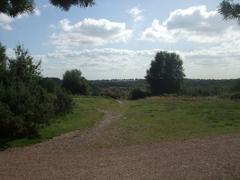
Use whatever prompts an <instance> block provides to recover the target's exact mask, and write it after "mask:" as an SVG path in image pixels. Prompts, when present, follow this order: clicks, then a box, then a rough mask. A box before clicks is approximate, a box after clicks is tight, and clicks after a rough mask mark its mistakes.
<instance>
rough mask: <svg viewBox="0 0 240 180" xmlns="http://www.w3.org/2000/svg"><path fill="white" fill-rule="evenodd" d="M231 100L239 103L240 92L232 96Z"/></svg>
mask: <svg viewBox="0 0 240 180" xmlns="http://www.w3.org/2000/svg"><path fill="white" fill-rule="evenodd" d="M230 99H231V100H238V101H239V100H240V92H239V93H235V94H233V95H231V97H230Z"/></svg>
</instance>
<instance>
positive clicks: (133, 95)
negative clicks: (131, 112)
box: [129, 88, 149, 100]
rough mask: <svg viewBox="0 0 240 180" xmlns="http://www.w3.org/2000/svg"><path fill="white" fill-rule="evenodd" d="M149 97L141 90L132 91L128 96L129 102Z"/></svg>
mask: <svg viewBox="0 0 240 180" xmlns="http://www.w3.org/2000/svg"><path fill="white" fill-rule="evenodd" d="M147 96H149V93H148V92H146V91H142V90H141V89H138V88H137V89H133V90H132V91H131V92H130V94H129V99H131V100H137V99H142V98H145V97H147Z"/></svg>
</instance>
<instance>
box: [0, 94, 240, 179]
mask: <svg viewBox="0 0 240 180" xmlns="http://www.w3.org/2000/svg"><path fill="white" fill-rule="evenodd" d="M75 101H76V106H75V107H76V108H75V109H74V111H73V113H72V114H70V115H67V116H66V117H63V118H62V119H60V120H58V121H56V122H54V123H53V124H52V125H50V126H49V127H46V128H43V129H42V130H41V131H40V137H38V138H37V139H34V140H33V139H30V140H28V139H24V140H14V141H11V142H9V143H10V144H11V145H12V146H18V145H23V144H31V143H33V142H40V141H43V140H46V139H49V138H52V137H54V136H56V135H60V134H62V133H66V134H63V135H61V136H58V137H55V138H53V139H51V140H49V141H45V142H42V143H39V144H35V145H32V146H28V147H21V148H12V149H7V150H5V151H2V152H0V179H240V134H239V132H240V112H239V109H240V104H239V102H234V101H229V100H222V99H215V98H211V99H200V98H199V99H192V98H152V99H146V100H140V101H131V102H130V101H124V102H122V103H119V102H116V101H113V100H109V99H103V98H99V99H94V98H76V99H75ZM78 108H79V109H78ZM80 110H81V111H80ZM84 114H85V115H84ZM85 117H86V119H87V121H86V120H84V118H85ZM72 119H74V121H72ZM72 130H77V131H73V132H70V131H72ZM67 132H69V133H67Z"/></svg>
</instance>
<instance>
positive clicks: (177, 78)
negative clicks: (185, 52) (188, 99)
mask: <svg viewBox="0 0 240 180" xmlns="http://www.w3.org/2000/svg"><path fill="white" fill-rule="evenodd" d="M182 65H183V62H182V60H181V58H180V56H179V55H177V54H175V53H168V52H165V51H162V52H158V53H157V54H156V56H155V60H154V61H152V62H151V67H150V69H149V70H148V71H147V75H146V81H147V82H148V83H149V85H150V88H151V91H152V93H153V95H159V94H163V93H178V92H179V91H180V88H181V83H182V81H183V78H184V73H183V67H182Z"/></svg>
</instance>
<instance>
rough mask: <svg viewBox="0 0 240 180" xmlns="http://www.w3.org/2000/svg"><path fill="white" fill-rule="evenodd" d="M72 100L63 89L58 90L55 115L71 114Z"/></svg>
mask: <svg viewBox="0 0 240 180" xmlns="http://www.w3.org/2000/svg"><path fill="white" fill-rule="evenodd" d="M72 104H73V101H72V98H71V97H70V95H68V94H67V93H66V92H65V91H64V90H63V89H60V88H58V89H56V99H55V103H54V105H55V113H56V114H65V113H67V112H70V110H71V108H72Z"/></svg>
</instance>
